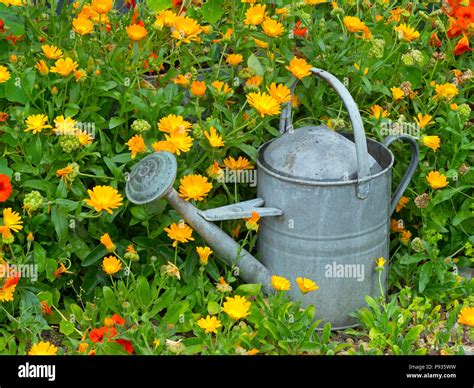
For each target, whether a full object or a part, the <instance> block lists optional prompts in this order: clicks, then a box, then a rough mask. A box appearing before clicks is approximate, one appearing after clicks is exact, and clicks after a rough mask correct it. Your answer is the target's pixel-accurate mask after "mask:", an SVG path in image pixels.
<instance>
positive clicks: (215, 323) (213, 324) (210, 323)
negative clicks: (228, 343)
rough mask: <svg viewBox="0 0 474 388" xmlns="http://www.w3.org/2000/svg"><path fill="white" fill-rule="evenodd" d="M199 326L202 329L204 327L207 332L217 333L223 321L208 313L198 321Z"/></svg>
mask: <svg viewBox="0 0 474 388" xmlns="http://www.w3.org/2000/svg"><path fill="white" fill-rule="evenodd" d="M197 324H198V326H199V327H200V328H201V329H204V330H205V332H206V333H215V334H217V329H218V328H219V327H221V326H222V325H221V321H219V320H218V319H217V318H216V317H211V316H210V315H208V316H207V317H206V318H201V319H200V320H199V321H197Z"/></svg>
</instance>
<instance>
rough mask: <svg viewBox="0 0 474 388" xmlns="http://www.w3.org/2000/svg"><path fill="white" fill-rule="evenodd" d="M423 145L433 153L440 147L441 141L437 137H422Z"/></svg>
mask: <svg viewBox="0 0 474 388" xmlns="http://www.w3.org/2000/svg"><path fill="white" fill-rule="evenodd" d="M423 144H424V145H425V146H427V147H429V148H431V149H432V150H433V151H437V150H438V148H439V147H440V145H441V140H440V138H439V136H436V135H435V136H423Z"/></svg>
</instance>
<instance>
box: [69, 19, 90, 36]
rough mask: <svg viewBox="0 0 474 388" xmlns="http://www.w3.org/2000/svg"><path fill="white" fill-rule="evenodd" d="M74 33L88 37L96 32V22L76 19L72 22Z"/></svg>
mask: <svg viewBox="0 0 474 388" xmlns="http://www.w3.org/2000/svg"><path fill="white" fill-rule="evenodd" d="M72 26H73V27H74V31H75V32H77V33H78V34H80V35H87V34H90V33H91V32H92V31H94V22H93V21H92V20H89V19H85V18H74V19H73V20H72Z"/></svg>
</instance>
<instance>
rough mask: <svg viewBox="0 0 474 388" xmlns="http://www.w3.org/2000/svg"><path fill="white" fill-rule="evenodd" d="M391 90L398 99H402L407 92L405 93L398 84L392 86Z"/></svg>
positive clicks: (394, 97) (395, 98)
mask: <svg viewBox="0 0 474 388" xmlns="http://www.w3.org/2000/svg"><path fill="white" fill-rule="evenodd" d="M390 91H391V92H392V97H393V99H394V100H396V101H398V100H402V99H403V97H405V93H403V90H402V89H400V88H399V87H396V86H394V87H391V88H390Z"/></svg>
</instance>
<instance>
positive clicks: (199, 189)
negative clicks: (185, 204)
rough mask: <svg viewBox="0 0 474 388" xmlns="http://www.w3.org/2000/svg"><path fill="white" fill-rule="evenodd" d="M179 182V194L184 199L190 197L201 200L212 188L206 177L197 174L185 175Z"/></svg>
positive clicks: (187, 199)
mask: <svg viewBox="0 0 474 388" xmlns="http://www.w3.org/2000/svg"><path fill="white" fill-rule="evenodd" d="M180 183H181V186H179V195H180V197H182V198H184V199H185V200H186V201H189V200H190V199H194V200H196V201H202V200H203V199H204V197H206V196H207V194H208V193H209V191H211V189H212V184H211V183H209V182H208V181H207V178H206V177H203V176H201V175H197V174H193V175H186V176H185V177H183V178H181V180H180Z"/></svg>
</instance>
